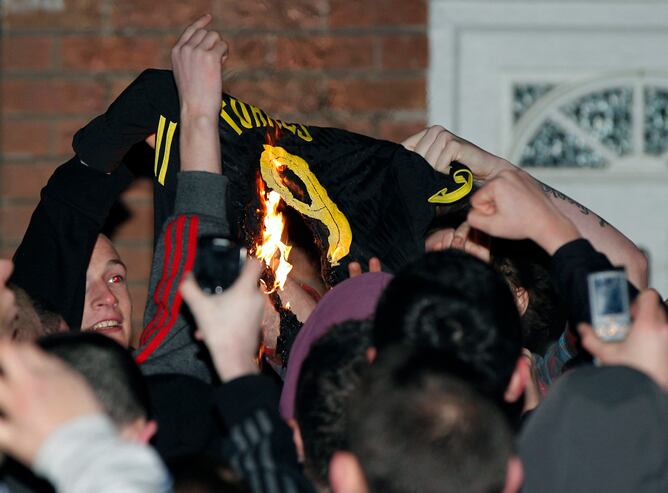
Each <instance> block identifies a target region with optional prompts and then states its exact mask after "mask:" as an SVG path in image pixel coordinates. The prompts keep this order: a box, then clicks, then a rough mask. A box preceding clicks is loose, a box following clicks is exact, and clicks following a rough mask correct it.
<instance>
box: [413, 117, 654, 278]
mask: <svg viewBox="0 0 668 493" xmlns="http://www.w3.org/2000/svg"><path fill="white" fill-rule="evenodd" d="M403 145H404V146H405V147H406V148H407V149H410V150H412V151H415V152H417V153H418V154H420V155H421V156H422V157H424V158H425V159H426V160H427V161H428V162H429V164H431V165H432V166H433V167H434V168H435V169H436V170H438V171H442V172H444V171H446V170H447V168H448V166H449V165H450V163H451V162H453V161H458V162H460V163H463V164H466V165H467V166H468V167H470V168H471V170H472V171H473V174H474V175H475V177H476V179H477V180H481V181H487V180H490V179H492V178H494V177H495V176H497V175H498V174H499V173H500V172H501V171H504V170H516V171H520V172H522V173H523V174H524V175H526V176H528V177H531V180H532V181H534V182H535V183H536V184H538V185H539V187H540V190H541V191H542V193H544V194H545V195H546V196H547V197H549V199H550V201H551V202H552V204H554V206H555V207H556V208H557V210H559V211H560V212H561V213H562V214H563V215H564V216H566V217H567V218H568V219H569V220H570V221H571V222H572V223H573V224H574V225H575V227H576V228H577V230H578V231H579V232H580V234H581V235H582V236H583V237H584V238H586V239H587V240H589V241H590V242H591V244H592V245H593V246H594V248H595V249H596V250H598V251H600V252H602V253H604V254H605V255H606V256H607V257H608V258H609V259H610V261H611V262H612V263H613V264H615V265H623V266H624V267H626V271H627V274H628V276H629V279H630V281H631V282H632V283H633V284H634V285H635V286H636V287H637V288H639V289H643V288H645V287H647V282H648V279H647V259H646V258H645V255H644V254H643V253H642V252H641V251H640V250H639V249H638V247H637V246H636V245H635V244H634V243H633V242H632V241H631V240H629V239H628V238H627V237H626V236H624V235H623V234H622V233H621V232H619V231H618V230H617V229H615V228H614V227H613V226H611V225H610V224H608V223H607V222H606V221H605V220H604V219H602V218H601V217H600V216H598V215H596V214H595V213H593V212H592V211H590V210H589V209H587V208H586V207H585V206H583V205H582V204H579V203H578V202H576V201H575V200H573V199H571V198H570V197H568V196H566V195H565V194H563V193H561V192H560V191H558V190H555V189H554V188H552V187H550V186H548V185H546V184H544V183H542V182H540V181H538V180H537V179H535V178H534V177H532V176H531V175H529V173H527V172H526V171H524V170H521V169H520V168H518V167H517V166H515V165H514V164H512V163H511V162H509V161H507V160H505V159H502V158H500V157H498V156H495V155H494V154H491V153H489V152H487V151H485V150H483V149H481V148H480V147H477V146H476V145H474V144H472V143H471V142H468V141H466V140H464V139H462V138H460V137H458V136H456V135H454V134H452V133H450V132H448V131H447V130H446V129H444V128H443V127H441V126H438V125H436V126H433V127H430V128H428V129H425V130H423V131H422V132H420V133H418V134H415V135H413V136H411V137H409V138H408V139H407V140H405V141H404V142H403Z"/></svg>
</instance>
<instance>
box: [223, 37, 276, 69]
mask: <svg viewBox="0 0 668 493" xmlns="http://www.w3.org/2000/svg"><path fill="white" fill-rule="evenodd" d="M227 42H228V43H229V45H230V56H229V58H228V59H227V62H226V63H225V70H245V69H253V68H268V67H271V66H273V65H274V58H275V52H276V44H275V42H274V41H272V37H270V36H265V37H261V36H239V37H234V38H228V39H227Z"/></svg>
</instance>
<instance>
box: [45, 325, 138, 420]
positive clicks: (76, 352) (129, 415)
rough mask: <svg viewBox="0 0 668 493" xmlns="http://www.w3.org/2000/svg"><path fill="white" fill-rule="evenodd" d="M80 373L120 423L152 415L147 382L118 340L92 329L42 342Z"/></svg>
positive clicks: (114, 418)
mask: <svg viewBox="0 0 668 493" xmlns="http://www.w3.org/2000/svg"><path fill="white" fill-rule="evenodd" d="M38 344H39V346H41V347H42V349H44V350H45V351H46V352H48V353H51V354H53V355H54V356H58V357H59V358H61V359H62V360H63V361H65V362H66V363H68V364H69V365H70V366H71V367H72V368H74V369H75V370H76V371H77V372H79V373H80V374H81V375H82V376H83V377H84V378H85V379H86V381H87V382H88V384H89V385H90V386H91V388H92V389H93V392H94V393H95V395H96V396H97V398H98V399H99V400H100V402H101V403H102V407H103V408H104V410H105V412H106V413H107V414H108V415H109V417H110V418H111V420H112V421H113V422H114V423H116V425H118V426H124V425H127V424H130V423H132V422H133V421H135V420H137V419H139V418H148V417H149V416H150V412H149V409H150V405H149V398H148V390H147V388H146V382H145V381H144V377H143V375H142V373H141V371H140V370H139V367H138V366H137V364H136V363H135V361H134V359H133V358H132V356H131V355H130V353H129V352H128V351H127V350H125V349H124V348H123V347H121V346H120V345H119V344H118V343H117V342H115V341H113V340H112V339H110V338H108V337H106V336H103V335H102V334H95V333H92V332H65V333H61V334H54V335H50V336H47V337H44V338H42V339H40V340H39V341H38Z"/></svg>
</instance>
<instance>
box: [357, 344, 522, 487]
mask: <svg viewBox="0 0 668 493" xmlns="http://www.w3.org/2000/svg"><path fill="white" fill-rule="evenodd" d="M442 363H443V358H442V357H441V355H440V354H438V353H434V352H430V351H418V352H415V353H413V354H406V350H405V348H391V349H389V350H386V351H385V352H384V353H379V356H378V360H377V361H376V362H375V363H374V364H373V365H372V366H371V368H370V369H369V371H368V372H367V374H366V375H365V377H364V378H363V380H362V382H361V383H360V385H359V387H358V389H357V391H356V392H355V393H354V396H353V398H351V399H350V401H349V402H350V406H349V421H350V422H349V442H350V451H351V452H352V453H353V454H355V456H356V457H357V459H358V460H359V462H360V465H361V466H362V469H363V471H364V474H365V477H366V480H367V483H368V485H369V488H370V491H372V492H374V493H400V492H401V493H405V492H412V491H419V492H420V493H432V492H434V493H435V492H439V493H442V492H460V491H467V492H470V493H483V492H484V493H491V492H500V491H502V489H503V486H504V484H505V477H506V471H507V464H508V459H509V458H510V456H511V454H512V451H513V449H512V440H513V439H512V434H511V432H510V429H509V427H508V425H507V423H506V421H505V419H504V417H503V416H502V414H501V412H500V411H499V410H498V408H497V407H496V406H495V405H494V404H493V403H491V402H488V401H487V400H486V399H484V398H483V397H482V396H481V395H479V394H478V393H477V392H476V391H475V390H473V389H472V387H471V386H469V385H468V384H467V383H465V382H464V381H462V380H460V379H458V378H456V377H453V376H451V375H449V374H448V373H447V368H446V369H444V368H443V367H442Z"/></svg>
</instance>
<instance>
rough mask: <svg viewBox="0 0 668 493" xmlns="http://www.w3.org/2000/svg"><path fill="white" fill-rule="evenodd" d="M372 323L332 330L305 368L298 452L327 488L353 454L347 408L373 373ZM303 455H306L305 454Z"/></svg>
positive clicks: (299, 397)
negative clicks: (335, 463) (342, 456)
mask: <svg viewBox="0 0 668 493" xmlns="http://www.w3.org/2000/svg"><path fill="white" fill-rule="evenodd" d="M371 328H372V323H371V322H370V321H357V320H351V321H349V322H343V323H341V324H339V325H336V326H334V327H332V328H331V329H330V330H329V332H328V333H327V334H325V335H324V336H322V337H321V338H320V339H318V340H317V341H316V342H315V343H314V344H313V346H311V349H310V350H309V353H308V356H307V357H306V359H305V360H304V362H303V363H302V367H301V372H300V374H299V382H298V384H297V396H296V400H295V419H296V424H294V423H291V424H293V426H295V427H296V428H297V429H296V430H295V437H296V440H295V442H296V444H297V449H298V452H299V453H300V455H302V456H303V459H304V466H305V471H306V473H307V475H308V476H309V478H310V479H311V480H312V481H313V482H314V484H315V485H316V486H317V487H319V488H323V489H324V488H326V486H327V482H328V479H327V478H328V473H329V462H330V460H331V459H332V456H333V455H334V452H336V451H337V450H347V449H348V441H347V435H346V424H347V413H346V408H347V403H348V399H349V398H350V395H351V394H352V393H353V391H354V390H355V389H356V387H357V385H358V384H359V381H360V379H361V376H362V373H363V371H364V370H365V369H367V368H368V366H369V362H368V360H367V350H368V349H369V347H370V346H371ZM300 449H301V450H300Z"/></svg>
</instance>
